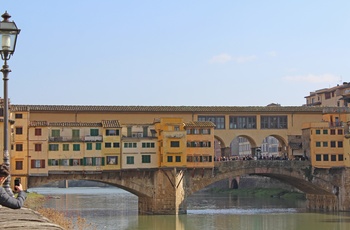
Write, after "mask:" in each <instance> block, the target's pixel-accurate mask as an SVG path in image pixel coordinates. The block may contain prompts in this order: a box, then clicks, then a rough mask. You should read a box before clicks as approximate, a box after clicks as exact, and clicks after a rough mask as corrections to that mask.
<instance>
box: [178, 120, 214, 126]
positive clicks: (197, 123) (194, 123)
mask: <svg viewBox="0 0 350 230" xmlns="http://www.w3.org/2000/svg"><path fill="white" fill-rule="evenodd" d="M184 124H185V127H215V124H214V123H213V122H211V121H190V122H185V123H184Z"/></svg>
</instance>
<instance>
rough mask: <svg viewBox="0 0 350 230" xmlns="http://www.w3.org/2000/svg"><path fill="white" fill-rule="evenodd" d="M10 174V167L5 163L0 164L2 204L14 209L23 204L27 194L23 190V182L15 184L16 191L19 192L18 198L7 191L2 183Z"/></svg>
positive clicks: (0, 200)
mask: <svg viewBox="0 0 350 230" xmlns="http://www.w3.org/2000/svg"><path fill="white" fill-rule="evenodd" d="M9 175H10V170H9V167H8V166H7V165H5V164H2V165H0V205H2V206H5V207H8V208H12V209H19V208H21V207H22V206H23V204H24V201H25V199H26V197H27V195H26V193H25V192H24V191H23V188H22V185H21V184H19V185H18V186H15V192H18V195H17V198H15V197H13V196H12V194H8V193H7V192H6V190H5V189H4V188H3V187H2V185H3V183H4V182H5V181H6V179H7V177H8V176H9Z"/></svg>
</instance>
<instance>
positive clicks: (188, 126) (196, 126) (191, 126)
mask: <svg viewBox="0 0 350 230" xmlns="http://www.w3.org/2000/svg"><path fill="white" fill-rule="evenodd" d="M214 127H215V125H214V123H212V122H210V121H191V122H186V123H185V130H186V134H187V135H186V142H187V143H186V147H187V148H186V161H187V167H188V168H208V167H209V168H213V167H214V156H215V154H214V152H215V151H214Z"/></svg>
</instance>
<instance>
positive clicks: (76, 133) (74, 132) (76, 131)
mask: <svg viewBox="0 0 350 230" xmlns="http://www.w3.org/2000/svg"><path fill="white" fill-rule="evenodd" d="M79 138H80V130H79V129H73V130H72V139H73V140H79Z"/></svg>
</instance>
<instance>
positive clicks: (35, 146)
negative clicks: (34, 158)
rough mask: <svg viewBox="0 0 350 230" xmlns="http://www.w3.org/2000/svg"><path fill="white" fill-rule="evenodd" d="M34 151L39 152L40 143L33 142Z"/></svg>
mask: <svg viewBox="0 0 350 230" xmlns="http://www.w3.org/2000/svg"><path fill="white" fill-rule="evenodd" d="M34 151H35V152H41V144H34Z"/></svg>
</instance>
